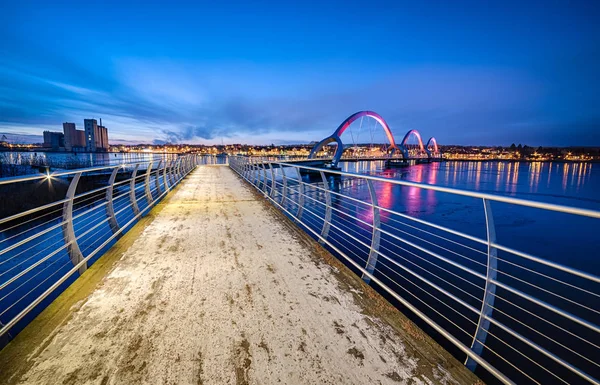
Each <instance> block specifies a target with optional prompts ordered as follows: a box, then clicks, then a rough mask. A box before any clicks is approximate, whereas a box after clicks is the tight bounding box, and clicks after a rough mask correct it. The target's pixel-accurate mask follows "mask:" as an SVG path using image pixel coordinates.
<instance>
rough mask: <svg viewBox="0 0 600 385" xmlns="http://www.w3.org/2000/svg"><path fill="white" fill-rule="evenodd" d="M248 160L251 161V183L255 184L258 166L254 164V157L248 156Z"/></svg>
mask: <svg viewBox="0 0 600 385" xmlns="http://www.w3.org/2000/svg"><path fill="white" fill-rule="evenodd" d="M250 162H252V184H253V185H255V186H256V181H257V180H258V166H257V165H256V161H255V160H254V158H250Z"/></svg>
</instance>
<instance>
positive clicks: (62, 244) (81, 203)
mask: <svg viewBox="0 0 600 385" xmlns="http://www.w3.org/2000/svg"><path fill="white" fill-rule="evenodd" d="M209 163H210V164H213V163H216V161H215V159H214V157H203V156H200V155H195V154H194V155H184V156H180V157H178V158H177V159H173V160H164V159H161V160H160V161H149V162H145V163H143V162H137V163H134V164H122V165H118V166H116V165H111V166H100V167H90V168H85V169H74V170H68V171H57V172H55V173H51V174H42V175H27V176H24V177H16V178H4V179H0V190H2V188H6V187H10V188H14V186H25V185H27V184H31V183H35V184H36V185H35V186H36V188H44V187H45V188H48V190H49V192H50V194H54V195H56V198H57V199H55V201H54V202H51V203H48V204H43V205H40V206H39V207H37V208H33V209H28V210H23V211H21V212H18V213H16V214H11V215H8V216H6V217H4V218H2V219H0V338H1V339H0V341H4V343H6V342H7V341H8V340H9V339H10V338H12V337H14V336H15V335H16V334H17V333H18V332H19V331H20V330H21V329H22V328H23V327H24V326H25V325H26V324H27V323H28V322H29V321H31V320H32V319H33V318H34V317H35V316H36V315H37V314H38V313H39V312H40V311H41V310H43V307H45V304H47V303H49V301H50V300H52V299H53V298H55V297H56V296H58V294H60V292H61V291H62V290H64V289H65V288H66V287H67V286H68V285H69V284H70V283H71V282H73V281H74V280H75V279H76V278H77V277H78V276H79V275H80V274H82V273H83V272H84V271H85V270H86V269H87V267H88V265H89V264H91V263H93V261H94V260H95V259H97V258H99V257H100V256H101V255H102V254H103V253H104V252H105V251H106V250H107V249H108V248H109V247H110V246H111V245H112V244H113V243H114V242H116V240H117V239H118V237H120V236H121V235H122V234H123V233H124V232H125V231H127V230H128V229H129V228H130V227H131V226H132V225H133V224H134V223H135V222H136V221H137V220H138V219H139V218H140V217H142V216H143V215H145V214H146V213H147V212H148V211H149V210H150V209H151V208H152V207H154V206H155V205H156V204H157V203H158V202H159V201H160V200H161V199H162V198H163V197H164V196H165V195H166V194H167V193H168V192H169V191H170V190H171V189H172V188H173V187H175V185H177V184H178V183H179V182H180V181H181V180H182V179H183V178H184V177H185V176H186V175H187V174H188V173H189V172H191V171H192V170H193V168H194V167H195V166H196V165H199V164H209ZM98 186H100V187H98ZM61 191H65V193H64V194H66V196H65V195H63V196H60V192H61ZM7 337H8V338H7ZM1 347H2V346H0V348H1Z"/></svg>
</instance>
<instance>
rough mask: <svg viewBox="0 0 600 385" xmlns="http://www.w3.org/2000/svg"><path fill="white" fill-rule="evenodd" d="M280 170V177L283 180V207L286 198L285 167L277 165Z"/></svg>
mask: <svg viewBox="0 0 600 385" xmlns="http://www.w3.org/2000/svg"><path fill="white" fill-rule="evenodd" d="M279 169H280V170H281V179H282V182H283V187H282V189H281V206H283V207H285V200H286V198H287V176H286V175H285V169H284V167H283V166H279Z"/></svg>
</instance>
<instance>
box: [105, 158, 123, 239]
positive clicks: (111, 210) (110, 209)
mask: <svg viewBox="0 0 600 385" xmlns="http://www.w3.org/2000/svg"><path fill="white" fill-rule="evenodd" d="M120 168H121V166H119V167H115V168H114V169H113V171H112V174H110V178H109V179H108V188H107V189H106V216H107V217H108V224H109V225H110V229H111V230H112V232H113V234H116V233H117V232H118V231H119V223H118V222H117V217H116V216H115V207H114V205H113V192H114V187H115V179H116V178H117V173H118V172H119V169H120Z"/></svg>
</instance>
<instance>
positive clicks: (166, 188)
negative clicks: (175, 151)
mask: <svg viewBox="0 0 600 385" xmlns="http://www.w3.org/2000/svg"><path fill="white" fill-rule="evenodd" d="M168 168H169V162H168V161H167V160H165V166H164V167H163V184H164V186H165V191H171V188H169V183H168V182H167V169H168Z"/></svg>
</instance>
